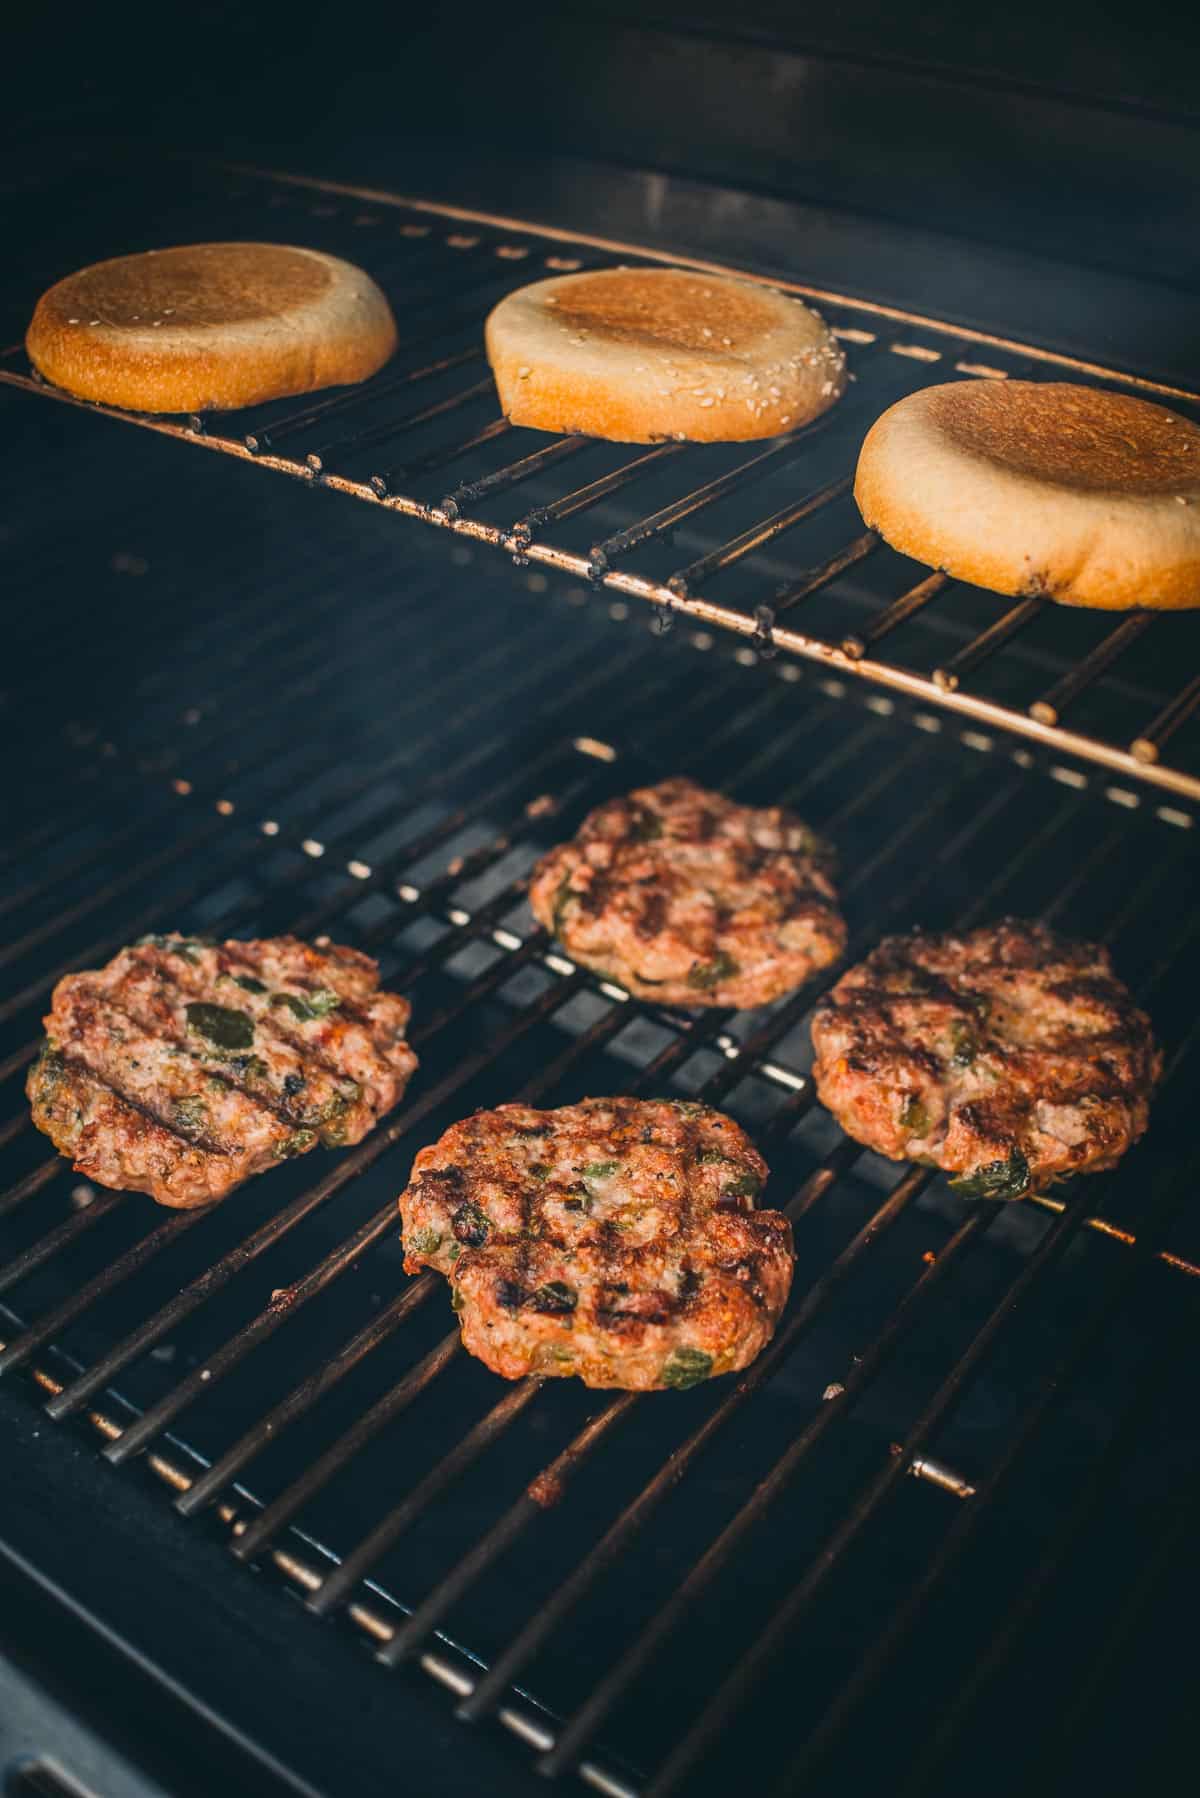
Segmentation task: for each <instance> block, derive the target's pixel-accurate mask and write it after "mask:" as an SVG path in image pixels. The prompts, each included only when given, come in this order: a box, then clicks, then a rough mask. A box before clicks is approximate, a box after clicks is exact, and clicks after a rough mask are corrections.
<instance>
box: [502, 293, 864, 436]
mask: <svg viewBox="0 0 1200 1798" xmlns="http://www.w3.org/2000/svg"><path fill="white" fill-rule="evenodd" d="M486 338H487V354H488V361H489V362H490V363H491V365H492V373H493V374H494V375H495V377H496V387H497V389H498V391H499V395H500V404H501V406H502V408H503V411H504V415H505V417H506V418H508V419H509V420H510V421H511V422H512V423H513V424H515V425H526V426H529V427H530V428H532V429H533V430H536V431H561V432H565V433H570V432H576V431H578V432H581V433H582V434H583V435H585V436H588V437H605V438H608V439H609V440H610V441H612V442H615V443H657V442H661V441H664V440H666V439H668V438H678V439H687V440H688V441H689V442H693V443H735V442H741V441H744V440H746V439H749V438H758V437H775V436H778V435H779V434H780V433H781V432H784V431H794V430H797V429H798V428H799V427H800V426H801V425H804V424H807V423H809V422H810V420H812V419H814V418H816V417H817V416H818V415H819V414H820V413H822V412H824V411H826V410H827V408H828V407H830V406H832V404H833V403H834V401H835V400H836V399H837V398H838V396H839V394H840V393H841V392H842V390H843V388H844V387H845V384H846V365H845V357H844V356H843V354H842V350H841V348H840V346H839V344H838V343H837V340H836V339H835V338H834V337H833V336H832V335H831V334H830V332H829V330H828V328H827V327H826V325H825V323H824V321H823V320H822V319H820V318H819V317H818V316H817V314H816V313H815V312H813V311H811V310H810V309H809V307H807V306H805V305H803V304H801V302H800V301H799V300H792V299H789V298H787V296H786V295H785V294H781V293H777V292H776V291H775V290H774V289H773V288H767V287H759V286H757V285H756V284H755V283H753V282H750V281H734V280H731V279H729V278H728V277H726V276H722V275H706V274H700V273H697V272H693V271H692V270H689V269H674V268H659V269H642V268H637V269H632V268H614V269H603V270H600V271H598V272H596V273H590V274H585V275H560V276H558V277H556V278H555V279H553V280H549V281H537V282H534V283H533V285H532V286H530V287H522V288H519V289H518V290H517V292H516V293H511V294H509V295H508V296H507V297H506V298H505V299H503V300H501V302H500V304H499V305H498V306H497V307H495V309H494V310H493V311H492V313H491V315H490V317H489V318H488V321H487V329H486Z"/></svg>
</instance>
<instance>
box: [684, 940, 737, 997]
mask: <svg viewBox="0 0 1200 1798" xmlns="http://www.w3.org/2000/svg"><path fill="white" fill-rule="evenodd" d="M738 971H739V970H738V964H737V962H736V961H734V959H733V957H732V955H726V953H725V951H724V950H723V949H722V950H721V952H720V953H719V954H717V955H714V956H713V958H712V960H711V961H698V962H695V963H694V964H693V965H692V966H691V967H690V968H689V969H688V976H687V983H688V985H689V986H694V987H695V988H696V990H697V992H702V993H706V992H710V991H711V990H712V988H713V987H714V986H720V984H721V982H722V981H723V980H728V979H729V978H730V977H731V975H734V974H736V973H738Z"/></svg>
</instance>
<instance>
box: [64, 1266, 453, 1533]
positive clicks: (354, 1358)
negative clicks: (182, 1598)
mask: <svg viewBox="0 0 1200 1798" xmlns="http://www.w3.org/2000/svg"><path fill="white" fill-rule="evenodd" d="M435 1285H436V1281H435V1279H434V1276H433V1275H432V1274H427V1275H418V1277H417V1278H416V1279H415V1280H410V1281H409V1282H408V1284H407V1285H406V1286H405V1288H404V1290H403V1292H401V1293H398V1294H397V1296H396V1297H395V1298H394V1299H393V1300H392V1301H391V1303H390V1304H389V1305H385V1306H384V1308H383V1310H382V1311H380V1312H379V1313H378V1314H377V1315H376V1316H375V1317H372V1318H371V1319H370V1320H369V1321H368V1322H367V1323H366V1324H364V1325H363V1327H362V1329H361V1330H359V1331H358V1332H357V1333H356V1334H355V1335H354V1336H352V1337H351V1338H350V1340H349V1342H345V1343H343V1344H342V1346H341V1348H340V1349H337V1350H335V1351H334V1353H333V1354H332V1355H330V1356H329V1358H328V1359H327V1360H325V1361H322V1362H321V1363H320V1365H319V1366H318V1367H317V1368H316V1369H315V1371H314V1372H313V1373H311V1374H309V1375H307V1377H306V1378H305V1379H303V1380H301V1381H300V1382H299V1384H298V1385H296V1386H293V1387H292V1390H291V1391H290V1392H289V1393H288V1395H287V1397H286V1398H282V1399H280V1400H279V1402H278V1404H275V1405H272V1406H271V1409H270V1410H269V1411H265V1412H264V1413H263V1415H262V1416H261V1417H260V1418H258V1419H257V1420H256V1421H255V1422H254V1423H253V1424H252V1425H251V1426H250V1428H249V1429H248V1430H246V1431H244V1432H243V1434H242V1435H241V1436H239V1437H238V1439H237V1441H236V1442H235V1443H234V1444H233V1446H232V1448H228V1449H226V1451H225V1453H224V1454H223V1455H222V1456H221V1457H220V1459H219V1460H217V1461H214V1462H213V1464H212V1466H211V1467H210V1468H209V1469H208V1470H207V1472H205V1473H202V1474H201V1475H200V1477H199V1479H197V1480H195V1481H194V1482H193V1483H192V1485H190V1486H189V1487H188V1489H187V1491H186V1492H181V1493H180V1495H179V1497H178V1498H177V1499H176V1501H175V1508H176V1510H177V1511H180V1512H182V1513H183V1515H184V1516H185V1517H193V1516H195V1514H196V1513H197V1512H198V1511H202V1510H203V1509H204V1507H205V1506H206V1505H209V1504H211V1503H212V1502H213V1500H214V1499H215V1498H216V1497H217V1495H218V1493H219V1492H220V1491H221V1490H222V1488H223V1487H225V1486H227V1485H228V1484H229V1482H230V1481H231V1480H233V1479H236V1477H237V1475H238V1474H239V1473H240V1472H241V1471H242V1469H243V1468H244V1467H245V1466H247V1465H248V1463H249V1462H250V1461H252V1460H253V1459H254V1457H255V1455H257V1454H258V1453H260V1451H261V1450H262V1449H264V1448H266V1446H267V1445H268V1443H270V1442H273V1441H275V1439H276V1438H277V1437H278V1436H279V1435H280V1433H281V1432H282V1431H283V1430H285V1429H286V1428H287V1426H288V1424H290V1423H293V1422H294V1421H295V1420H296V1418H297V1417H303V1416H304V1414H305V1413H306V1412H307V1411H310V1410H311V1409H312V1407H313V1406H314V1405H315V1404H316V1403H317V1402H318V1400H320V1399H322V1398H324V1396H325V1394H326V1393H327V1392H329V1391H331V1390H332V1389H333V1387H334V1386H336V1385H337V1384H338V1383H339V1382H340V1381H341V1380H344V1379H345V1377H346V1375H347V1374H348V1373H350V1372H351V1371H352V1370H353V1369H354V1368H355V1367H357V1366H358V1364H359V1362H360V1361H362V1360H363V1359H364V1357H365V1356H367V1355H369V1354H370V1353H371V1352H372V1350H373V1349H376V1348H378V1347H379V1346H380V1344H381V1343H383V1342H386V1340H387V1338H388V1337H389V1336H391V1335H392V1334H393V1333H394V1332H395V1331H396V1330H397V1329H399V1327H400V1325H401V1324H402V1323H403V1322H404V1320H405V1318H407V1317H408V1316H409V1315H410V1314H411V1313H412V1312H413V1311H415V1310H417V1309H418V1307H419V1306H421V1305H422V1304H424V1303H425V1300H426V1299H427V1298H428V1297H429V1296H430V1295H431V1293H432V1292H433V1289H434V1287H435ZM47 1409H49V1407H47Z"/></svg>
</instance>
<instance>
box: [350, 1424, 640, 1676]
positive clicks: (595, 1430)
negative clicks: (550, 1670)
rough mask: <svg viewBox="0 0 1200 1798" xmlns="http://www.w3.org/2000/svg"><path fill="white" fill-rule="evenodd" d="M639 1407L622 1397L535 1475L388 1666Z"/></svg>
mask: <svg viewBox="0 0 1200 1798" xmlns="http://www.w3.org/2000/svg"><path fill="white" fill-rule="evenodd" d="M636 1403H637V1394H636V1393H633V1392H618V1393H616V1394H615V1395H614V1397H612V1398H610V1399H609V1400H608V1403H607V1404H606V1405H605V1406H604V1408H603V1410H601V1411H598V1412H597V1413H596V1415H595V1416H594V1417H590V1418H589V1419H588V1421H587V1423H586V1424H585V1425H584V1426H583V1428H582V1429H581V1430H580V1431H579V1433H578V1435H576V1436H574V1437H572V1439H571V1441H570V1442H569V1443H568V1444H567V1446H566V1448H564V1449H562V1450H561V1451H560V1452H559V1453H558V1454H557V1455H555V1457H554V1459H553V1460H552V1461H550V1462H548V1463H547V1465H546V1466H545V1467H543V1468H542V1470H541V1472H540V1473H537V1474H535V1475H534V1477H533V1479H532V1480H531V1481H530V1482H529V1484H528V1485H527V1486H526V1488H525V1490H524V1492H522V1494H521V1496H520V1498H518V1499H517V1501H516V1503H515V1504H513V1505H511V1506H510V1507H509V1509H508V1510H507V1511H506V1512H505V1513H504V1515H503V1516H502V1517H501V1518H500V1519H499V1520H498V1522H496V1523H495V1524H494V1525H493V1526H492V1528H491V1529H490V1530H489V1531H488V1532H487V1534H486V1535H485V1536H482V1537H481V1538H480V1540H479V1541H478V1542H477V1543H476V1544H475V1546H474V1548H471V1549H468V1550H467V1553H466V1554H465V1555H462V1556H461V1557H460V1558H459V1559H458V1560H457V1561H456V1562H455V1564H454V1566H453V1568H452V1569H451V1571H450V1572H449V1573H448V1574H447V1575H446V1577H445V1578H444V1579H443V1580H441V1581H439V1583H438V1584H437V1585H436V1586H435V1587H434V1589H433V1591H432V1592H431V1593H430V1594H429V1596H428V1597H427V1598H426V1599H424V1600H423V1602H422V1603H421V1604H420V1605H418V1606H417V1608H416V1610H415V1611H414V1612H413V1614H412V1616H411V1617H410V1618H409V1619H408V1620H407V1621H406V1622H403V1623H400V1624H398V1625H397V1627H396V1629H395V1630H394V1631H393V1633H392V1638H391V1641H390V1642H388V1643H387V1644H386V1646H385V1647H384V1648H382V1649H381V1650H380V1653H379V1659H380V1660H381V1661H382V1662H383V1664H384V1666H385V1667H398V1666H399V1665H400V1663H401V1662H402V1661H406V1660H408V1659H409V1658H410V1657H411V1656H412V1655H413V1654H415V1653H416V1652H417V1650H418V1649H419V1648H420V1646H421V1644H422V1642H423V1641H424V1640H425V1638H426V1637H427V1636H428V1635H429V1633H430V1631H431V1630H433V1629H434V1628H435V1627H436V1626H437V1624H438V1623H440V1621H441V1620H442V1618H443V1617H444V1616H445V1615H446V1613H447V1611H449V1610H450V1609H451V1607H452V1606H453V1605H455V1604H457V1603H458V1601H459V1599H460V1598H462V1597H463V1595H464V1594H465V1593H466V1592H468V1591H469V1590H470V1588H471V1587H472V1586H473V1585H474V1584H475V1582H476V1581H477V1580H478V1579H480V1578H481V1577H482V1576H483V1574H484V1573H486V1572H487V1570H488V1568H489V1567H490V1566H491V1565H492V1564H493V1562H495V1561H497V1560H499V1559H500V1557H501V1555H503V1554H505V1553H506V1552H507V1551H508V1549H509V1548H511V1546H512V1544H513V1543H514V1542H515V1541H516V1540H517V1538H518V1537H519V1536H521V1535H523V1534H524V1532H525V1530H526V1529H528V1527H529V1525H530V1524H531V1523H532V1522H533V1521H534V1519H535V1518H539V1517H543V1516H544V1515H545V1512H546V1509H547V1507H548V1506H549V1505H556V1504H558V1503H559V1502H560V1501H561V1499H562V1498H563V1496H564V1494H565V1492H566V1488H567V1485H568V1482H569V1481H570V1480H571V1479H573V1478H574V1476H575V1474H576V1473H577V1472H578V1471H579V1469H580V1468H581V1467H582V1466H583V1465H584V1463H585V1462H586V1461H587V1459H588V1457H589V1456H590V1455H591V1454H592V1452H593V1450H595V1449H597V1448H598V1447H599V1446H600V1445H601V1443H603V1442H605V1441H607V1439H608V1437H609V1435H610V1434H611V1433H612V1431H613V1430H614V1429H615V1428H616V1426H617V1425H618V1424H619V1423H621V1422H622V1421H623V1419H624V1418H626V1417H628V1415H629V1413H630V1411H631V1410H632V1409H633V1407H634V1405H635V1404H636Z"/></svg>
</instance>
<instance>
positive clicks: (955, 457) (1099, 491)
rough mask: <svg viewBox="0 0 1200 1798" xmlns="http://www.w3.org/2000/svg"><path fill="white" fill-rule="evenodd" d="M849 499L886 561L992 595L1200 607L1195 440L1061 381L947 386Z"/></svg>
mask: <svg viewBox="0 0 1200 1798" xmlns="http://www.w3.org/2000/svg"><path fill="white" fill-rule="evenodd" d="M854 496H855V498H856V499H857V501H858V504H859V509H860V510H861V512H862V515H863V517H864V518H865V520H866V522H867V523H868V524H869V525H870V526H871V527H872V529H873V530H876V531H878V532H879V534H880V536H881V537H884V538H886V540H887V542H888V543H890V544H891V545H892V547H893V548H894V549H898V550H900V551H901V552H902V554H904V555H907V556H913V557H914V558H915V559H916V560H917V561H919V562H927V563H929V564H930V565H931V566H933V567H934V568H940V569H943V570H944V571H945V572H946V573H947V574H950V575H953V576H955V577H956V578H957V579H959V580H964V581H971V582H973V583H974V584H975V585H977V586H981V587H990V588H992V589H993V590H994V591H995V592H997V593H1010V594H1028V595H1039V596H1042V597H1044V598H1049V599H1055V600H1058V601H1059V602H1060V603H1061V604H1063V605H1076V606H1095V607H1099V608H1102V609H1109V610H1120V609H1123V608H1126V607H1130V606H1146V607H1157V608H1160V609H1164V610H1174V609H1178V608H1182V607H1189V606H1196V605H1200V428H1198V427H1197V426H1196V425H1194V424H1192V423H1190V422H1189V421H1188V420H1187V419H1186V418H1180V417H1179V416H1178V415H1177V414H1176V413H1174V412H1168V411H1167V410H1166V408H1165V407H1163V406H1156V405H1152V404H1151V403H1150V402H1149V401H1148V400H1141V399H1134V398H1132V397H1131V396H1130V395H1128V394H1124V393H1108V392H1105V391H1103V390H1101V389H1099V388H1094V387H1078V386H1073V385H1071V384H1069V383H1067V382H1061V381H1046V382H1042V381H983V380H979V381H955V382H951V383H949V384H948V385H946V386H944V387H926V388H923V389H922V390H921V391H920V392H918V393H911V394H909V395H908V396H907V397H906V398H905V399H902V400H899V401H898V402H897V403H896V404H895V405H894V406H891V407H890V408H889V409H888V410H887V411H886V412H885V413H884V414H883V416H882V417H881V418H879V419H877V420H876V422H875V423H874V424H873V425H872V427H871V429H870V431H869V432H868V433H867V438H866V441H865V442H864V444H863V447H862V451H861V453H860V455H859V459H858V471H857V474H856V476H855V482H854Z"/></svg>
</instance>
